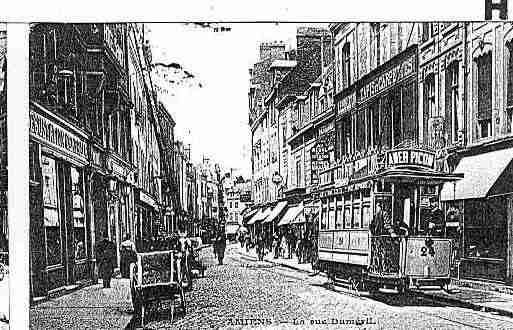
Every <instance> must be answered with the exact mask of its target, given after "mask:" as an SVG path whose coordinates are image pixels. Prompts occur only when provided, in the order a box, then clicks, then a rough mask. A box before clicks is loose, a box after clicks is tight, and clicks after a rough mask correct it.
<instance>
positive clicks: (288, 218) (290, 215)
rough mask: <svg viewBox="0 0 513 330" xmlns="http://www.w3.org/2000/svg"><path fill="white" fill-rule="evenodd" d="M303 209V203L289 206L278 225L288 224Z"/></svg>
mask: <svg viewBox="0 0 513 330" xmlns="http://www.w3.org/2000/svg"><path fill="white" fill-rule="evenodd" d="M302 211H303V205H301V204H300V205H297V206H292V207H289V209H288V210H287V212H286V213H285V215H284V216H283V218H281V220H280V222H279V223H278V226H284V225H288V224H289V223H292V221H294V220H296V217H297V216H298V215H299V214H300V213H301V212H302Z"/></svg>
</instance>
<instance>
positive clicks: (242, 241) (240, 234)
mask: <svg viewBox="0 0 513 330" xmlns="http://www.w3.org/2000/svg"><path fill="white" fill-rule="evenodd" d="M238 236H239V243H240V248H241V249H244V234H243V233H242V231H239V234H238Z"/></svg>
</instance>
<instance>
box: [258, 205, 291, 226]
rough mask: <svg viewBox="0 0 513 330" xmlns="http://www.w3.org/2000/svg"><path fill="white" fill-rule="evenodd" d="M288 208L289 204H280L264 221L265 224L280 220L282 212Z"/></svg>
mask: <svg viewBox="0 0 513 330" xmlns="http://www.w3.org/2000/svg"><path fill="white" fill-rule="evenodd" d="M286 207H287V202H286V201H283V202H279V203H278V204H277V205H276V206H275V207H274V209H273V210H272V211H271V213H269V215H268V216H267V218H266V219H265V220H264V221H263V223H268V222H273V221H274V220H276V219H277V218H278V216H279V215H280V214H281V212H282V211H283V210H284V209H285V208H286Z"/></svg>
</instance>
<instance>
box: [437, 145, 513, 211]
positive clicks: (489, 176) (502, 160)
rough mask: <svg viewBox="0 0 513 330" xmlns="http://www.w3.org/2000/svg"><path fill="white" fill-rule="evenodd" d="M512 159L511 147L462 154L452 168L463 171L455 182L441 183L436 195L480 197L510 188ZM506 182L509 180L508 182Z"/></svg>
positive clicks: (453, 198) (445, 198)
mask: <svg viewBox="0 0 513 330" xmlns="http://www.w3.org/2000/svg"><path fill="white" fill-rule="evenodd" d="M512 159H513V148H509V149H503V150H496V151H491V152H487V153H484V154H479V155H474V156H468V157H465V158H463V159H462V160H461V161H460V162H459V164H458V166H456V169H455V170H454V172H457V173H463V174H464V178H463V179H462V180H459V181H457V182H453V183H445V184H444V186H443V188H442V191H441V194H440V199H441V200H442V201H450V200H457V199H470V198H484V197H487V196H491V195H496V194H504V193H508V192H512V190H513V187H511V181H510V180H511V175H512V172H513V171H512V165H511V160H512ZM501 175H505V176H510V179H509V180H508V179H504V180H499V177H501ZM507 182H510V184H509V185H508V184H507ZM508 190H509V191H508Z"/></svg>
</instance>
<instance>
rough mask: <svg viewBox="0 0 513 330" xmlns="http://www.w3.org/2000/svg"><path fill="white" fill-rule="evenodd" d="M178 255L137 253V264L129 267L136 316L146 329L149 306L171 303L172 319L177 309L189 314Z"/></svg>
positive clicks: (174, 253) (172, 252)
mask: <svg viewBox="0 0 513 330" xmlns="http://www.w3.org/2000/svg"><path fill="white" fill-rule="evenodd" d="M182 257H183V256H182V253H181V252H179V251H173V250H171V251H157V252H148V253H138V254H137V262H136V263H132V264H131V265H130V291H131V296H132V304H133V307H134V312H135V316H136V317H137V319H138V320H139V321H140V324H141V326H142V327H143V328H144V321H145V313H146V311H147V308H148V305H150V304H155V303H156V304H159V303H160V302H162V301H166V300H167V301H170V306H171V307H170V317H171V320H173V318H174V314H175V309H176V307H177V305H178V306H179V307H180V309H181V311H182V313H183V314H185V313H186V302H185V294H184V285H183V280H184V276H183V271H182V269H181V268H182V267H181V258H182Z"/></svg>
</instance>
